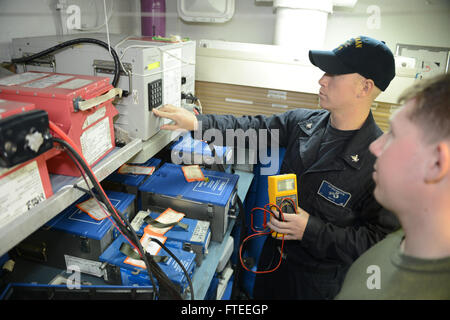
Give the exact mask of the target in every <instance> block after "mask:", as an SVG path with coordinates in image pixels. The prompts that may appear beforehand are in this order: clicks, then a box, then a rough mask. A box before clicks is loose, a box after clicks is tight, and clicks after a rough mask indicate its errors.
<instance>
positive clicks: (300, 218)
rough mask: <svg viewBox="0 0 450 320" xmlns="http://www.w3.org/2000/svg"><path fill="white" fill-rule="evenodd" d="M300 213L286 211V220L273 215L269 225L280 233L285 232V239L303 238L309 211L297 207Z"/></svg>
mask: <svg viewBox="0 0 450 320" xmlns="http://www.w3.org/2000/svg"><path fill="white" fill-rule="evenodd" d="M297 212H298V214H293V213H284V214H283V217H284V221H279V220H278V219H276V218H274V217H271V218H270V221H269V222H268V223H267V226H268V227H269V228H270V229H271V230H273V231H275V232H278V233H283V234H284V235H285V236H284V239H285V240H302V239H303V234H304V233H305V229H306V224H307V223H308V219H309V213H308V212H306V211H305V210H303V209H301V208H297Z"/></svg>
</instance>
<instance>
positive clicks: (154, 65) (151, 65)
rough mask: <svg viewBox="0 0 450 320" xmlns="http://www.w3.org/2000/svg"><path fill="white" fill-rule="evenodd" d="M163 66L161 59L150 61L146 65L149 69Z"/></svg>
mask: <svg viewBox="0 0 450 320" xmlns="http://www.w3.org/2000/svg"><path fill="white" fill-rule="evenodd" d="M160 66H161V63H160V62H159V61H157V62H153V63H149V64H148V65H147V67H146V69H147V70H153V69H156V68H159V67H160Z"/></svg>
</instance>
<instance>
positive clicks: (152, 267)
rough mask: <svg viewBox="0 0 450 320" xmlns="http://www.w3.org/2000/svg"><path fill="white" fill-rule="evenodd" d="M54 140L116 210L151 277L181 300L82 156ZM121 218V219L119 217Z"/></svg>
mask: <svg viewBox="0 0 450 320" xmlns="http://www.w3.org/2000/svg"><path fill="white" fill-rule="evenodd" d="M54 141H55V142H57V143H59V144H61V145H62V146H64V147H65V148H66V149H67V150H68V151H69V152H71V153H72V154H73V156H74V157H75V158H76V159H77V162H79V164H80V165H81V166H82V168H83V170H84V171H85V172H86V174H87V175H88V177H89V178H90V180H91V182H92V183H93V185H94V188H95V189H96V190H97V192H98V194H99V196H100V201H102V202H103V203H104V204H105V205H106V206H107V208H108V210H109V211H110V212H111V213H114V212H116V213H117V215H118V217H116V216H115V215H112V217H113V219H114V220H115V221H116V224H117V226H118V228H120V229H121V231H122V232H123V233H124V234H126V235H127V237H128V238H129V239H130V241H133V243H134V245H135V246H136V247H137V249H138V251H139V252H140V253H141V258H142V260H143V261H144V263H145V265H146V268H147V272H148V273H149V276H150V279H151V280H152V279H153V278H152V274H154V275H155V276H156V278H157V279H158V280H159V285H160V287H164V288H165V289H166V290H167V292H168V294H169V296H171V297H172V298H174V299H177V300H181V299H182V297H181V294H180V292H178V290H177V288H176V287H175V285H174V284H173V282H172V281H171V280H170V279H169V278H168V277H167V275H166V274H165V273H164V272H163V271H162V270H161V268H160V267H159V265H158V264H157V263H156V262H155V261H154V259H153V258H152V257H151V255H149V254H148V253H146V252H145V250H144V249H143V248H142V245H141V243H140V241H139V238H138V236H137V234H136V232H135V230H134V229H133V228H132V227H131V225H130V224H129V222H128V221H127V220H126V219H125V218H124V217H123V216H122V214H121V213H120V211H115V210H114V208H112V206H111V205H110V203H109V201H108V200H107V198H106V196H105V195H104V193H103V190H102V188H101V186H100V185H99V184H98V183H97V181H96V179H95V177H94V176H93V173H92V172H91V170H90V169H89V166H88V165H87V164H86V163H85V162H84V160H83V159H82V157H81V156H80V155H79V154H78V153H77V152H76V151H75V150H74V149H73V148H72V146H71V145H70V144H69V143H67V142H66V141H65V140H62V139H59V138H54ZM119 218H120V219H119ZM152 285H153V287H154V288H155V292H157V289H156V288H157V287H156V285H155V284H154V283H152Z"/></svg>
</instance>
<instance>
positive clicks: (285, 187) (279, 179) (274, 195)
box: [267, 173, 298, 238]
mask: <svg viewBox="0 0 450 320" xmlns="http://www.w3.org/2000/svg"><path fill="white" fill-rule="evenodd" d="M267 182H268V192H269V203H271V204H276V205H277V206H278V207H280V208H281V210H282V211H283V213H296V212H297V207H298V200H297V176H296V175H295V174H293V173H289V174H281V175H276V176H269V177H268V178H267ZM291 200H292V201H291ZM271 218H272V217H271ZM278 218H279V219H281V217H278ZM282 236H283V235H282V234H279V233H278V234H277V233H276V232H272V237H274V238H281V237H282Z"/></svg>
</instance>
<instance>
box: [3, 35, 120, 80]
mask: <svg viewBox="0 0 450 320" xmlns="http://www.w3.org/2000/svg"><path fill="white" fill-rule="evenodd" d="M80 43H92V44H96V45H99V46H101V47H103V48H105V49H106V50H108V51H109V52H110V53H111V56H112V58H113V60H114V78H113V80H112V82H111V84H112V85H113V87H117V84H118V83H119V78H120V60H119V56H118V55H117V52H116V51H115V50H114V48H112V47H111V46H109V45H108V44H107V43H106V42H104V41H101V40H98V39H93V38H78V39H72V40H68V41H65V42H62V43H60V44H57V45H56V46H53V47H51V48H48V49H45V50H43V51H41V52H38V53H35V54H32V55H30V56H27V57H22V58H16V59H11V62H13V63H26V62H29V61H32V60H35V59H38V58H40V57H43V56H46V55H48V54H50V53H52V52H54V51H58V50H61V49H64V48H66V47H70V46H73V45H76V44H80Z"/></svg>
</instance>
